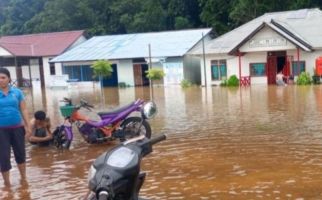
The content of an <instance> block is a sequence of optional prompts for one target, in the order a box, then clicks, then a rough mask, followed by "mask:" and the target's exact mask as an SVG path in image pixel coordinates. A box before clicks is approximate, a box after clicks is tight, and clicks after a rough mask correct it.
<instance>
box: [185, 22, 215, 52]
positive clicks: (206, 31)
mask: <svg viewBox="0 0 322 200" xmlns="http://www.w3.org/2000/svg"><path fill="white" fill-rule="evenodd" d="M211 31H212V28H209V29H208V30H205V34H204V33H202V37H201V38H200V39H199V40H198V41H197V42H196V43H195V44H194V45H192V47H190V48H189V49H188V50H187V51H186V52H185V53H184V54H183V55H181V56H184V55H185V54H187V53H188V52H189V51H190V50H191V49H193V48H194V47H195V46H196V45H197V44H199V42H200V41H203V39H204V38H205V37H206V36H207V35H208V34H209V33H210V32H211Z"/></svg>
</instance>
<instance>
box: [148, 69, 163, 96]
mask: <svg viewBox="0 0 322 200" xmlns="http://www.w3.org/2000/svg"><path fill="white" fill-rule="evenodd" d="M145 73H146V77H147V78H148V79H150V80H151V94H150V95H151V100H153V81H157V80H162V79H163V77H164V76H165V73H164V71H163V70H162V69H158V68H150V69H149V70H147V71H146V72H145Z"/></svg>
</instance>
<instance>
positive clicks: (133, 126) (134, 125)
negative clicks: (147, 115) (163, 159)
mask: <svg viewBox="0 0 322 200" xmlns="http://www.w3.org/2000/svg"><path fill="white" fill-rule="evenodd" d="M141 121H142V118H141V117H129V118H127V119H125V120H124V121H123V123H122V125H121V127H122V128H123V131H124V137H125V138H124V139H125V140H128V139H131V138H133V137H136V136H139V135H144V136H145V137H147V138H151V126H150V124H149V123H148V122H147V121H146V120H143V122H142V125H141V127H140V124H141Z"/></svg>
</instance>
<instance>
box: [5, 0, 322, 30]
mask: <svg viewBox="0 0 322 200" xmlns="http://www.w3.org/2000/svg"><path fill="white" fill-rule="evenodd" d="M321 7H322V1H321V0H50V1H48V0H0V35H21V34H29V33H40V32H56V31H68V30H86V32H87V34H88V36H93V35H106V34H122V33H136V32H151V31H164V30H179V29H188V28H201V27H203V28H204V27H212V28H213V32H214V34H215V35H221V34H223V33H225V32H227V31H230V30H232V29H234V28H236V27H238V26H240V25H241V24H244V23H245V22H247V21H249V20H251V19H254V18H256V17H258V16H260V15H263V14H264V13H267V12H276V11H287V10H295V9H302V8H321Z"/></svg>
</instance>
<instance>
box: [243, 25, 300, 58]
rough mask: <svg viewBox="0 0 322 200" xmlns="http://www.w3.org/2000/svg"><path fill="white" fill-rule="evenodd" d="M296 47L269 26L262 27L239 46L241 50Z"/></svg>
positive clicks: (272, 49) (270, 49)
mask: <svg viewBox="0 0 322 200" xmlns="http://www.w3.org/2000/svg"><path fill="white" fill-rule="evenodd" d="M295 48H296V47H295V46H294V44H292V43H291V42H290V41H288V40H287V39H286V38H284V37H282V36H281V35H279V34H278V33H276V32H275V31H274V30H272V29H271V28H269V27H264V28H263V29H262V30H261V31H260V32H258V33H257V34H256V35H254V36H253V37H252V38H251V39H249V40H248V41H247V42H246V43H245V44H244V45H243V46H241V47H240V48H239V50H240V51H241V52H258V51H265V52H266V51H285V50H288V49H295Z"/></svg>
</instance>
